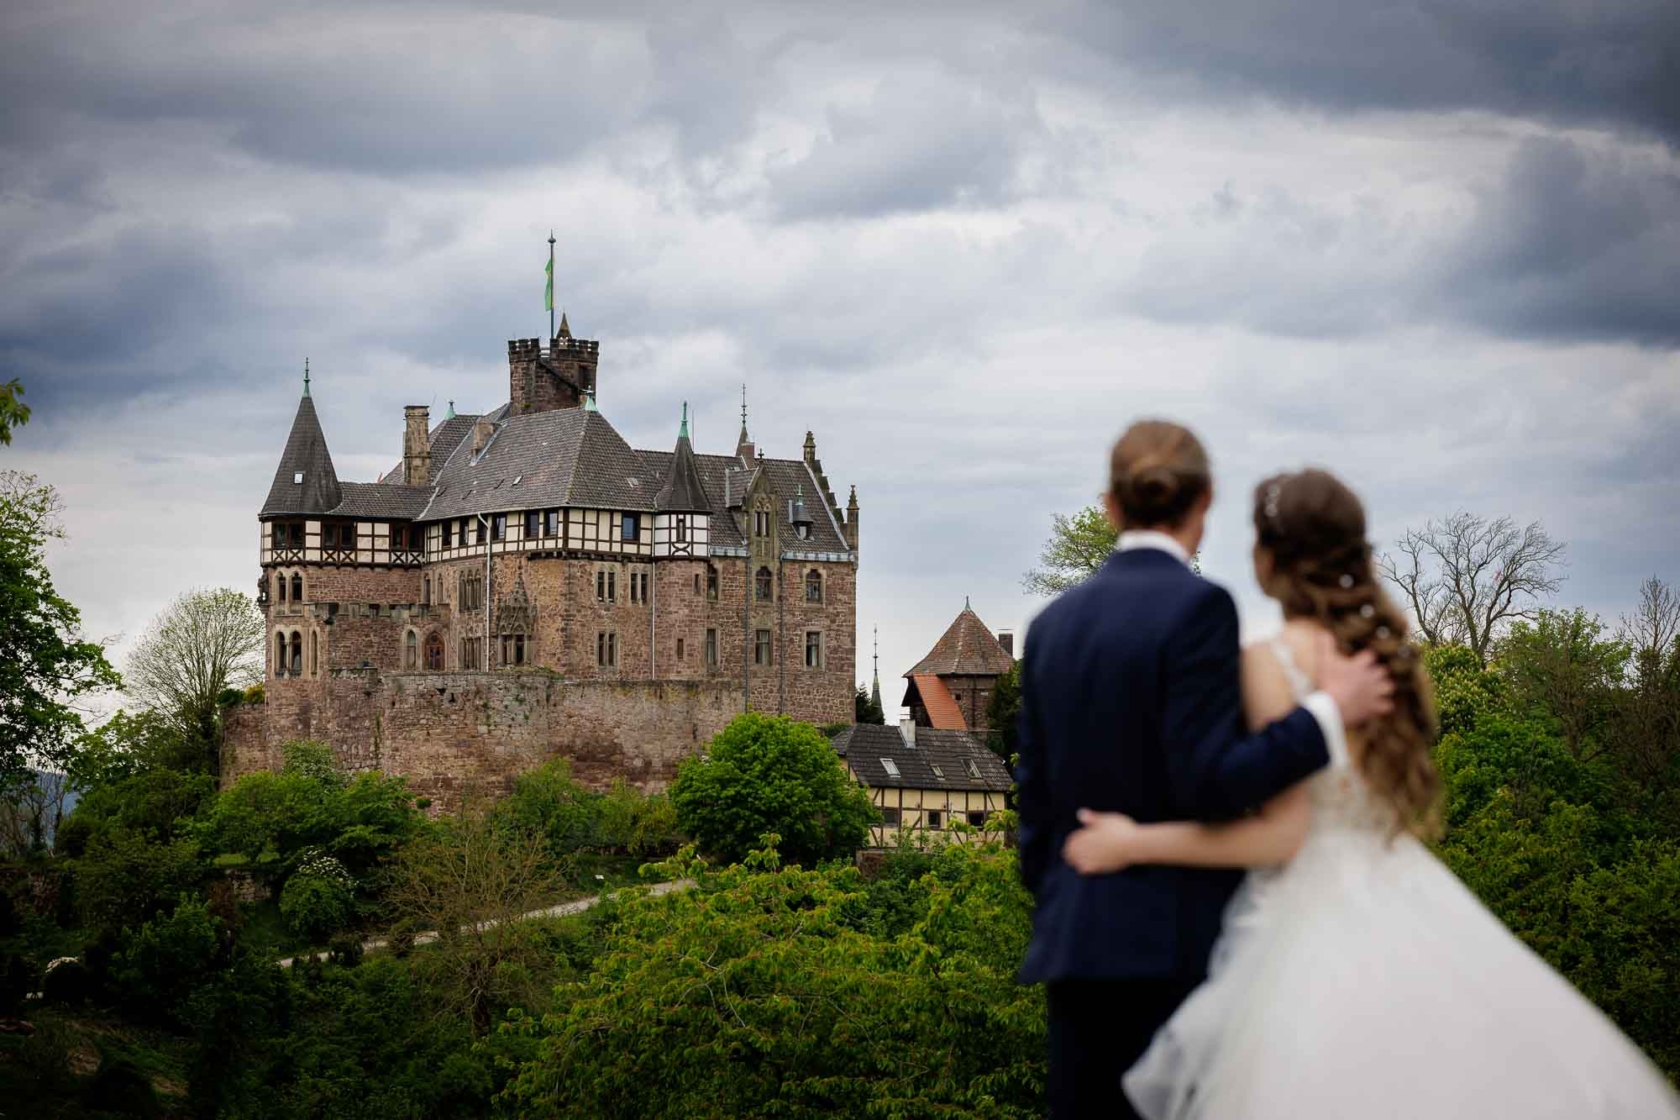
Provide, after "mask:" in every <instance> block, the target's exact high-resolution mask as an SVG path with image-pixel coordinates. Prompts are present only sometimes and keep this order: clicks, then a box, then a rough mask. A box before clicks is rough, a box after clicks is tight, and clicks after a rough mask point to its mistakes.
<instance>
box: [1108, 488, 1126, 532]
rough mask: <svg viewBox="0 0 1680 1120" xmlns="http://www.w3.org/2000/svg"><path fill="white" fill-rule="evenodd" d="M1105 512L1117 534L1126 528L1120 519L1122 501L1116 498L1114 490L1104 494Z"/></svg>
mask: <svg viewBox="0 0 1680 1120" xmlns="http://www.w3.org/2000/svg"><path fill="white" fill-rule="evenodd" d="M1103 512H1104V513H1105V514H1107V515H1108V523H1109V524H1110V525H1112V526H1114V531H1115V532H1117V533H1118V532H1119V531H1121V530H1122V529H1124V528H1125V527H1126V524H1125V522H1124V521H1122V520H1121V518H1120V500H1119V499H1118V498H1116V497H1115V496H1114V491H1112V490H1109V491H1107V492H1106V493H1104V494H1103Z"/></svg>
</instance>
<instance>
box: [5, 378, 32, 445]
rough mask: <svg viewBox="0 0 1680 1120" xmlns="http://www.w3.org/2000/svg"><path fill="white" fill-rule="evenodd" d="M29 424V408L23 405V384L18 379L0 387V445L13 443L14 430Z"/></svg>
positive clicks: (13, 379)
mask: <svg viewBox="0 0 1680 1120" xmlns="http://www.w3.org/2000/svg"><path fill="white" fill-rule="evenodd" d="M27 423H29V406H28V405H26V404H24V403H23V382H21V381H19V380H18V379H17V378H15V377H14V378H12V379H11V380H10V381H8V382H6V383H5V384H3V385H0V443H11V442H12V429H14V428H21V427H23V426H24V425H25V424H27Z"/></svg>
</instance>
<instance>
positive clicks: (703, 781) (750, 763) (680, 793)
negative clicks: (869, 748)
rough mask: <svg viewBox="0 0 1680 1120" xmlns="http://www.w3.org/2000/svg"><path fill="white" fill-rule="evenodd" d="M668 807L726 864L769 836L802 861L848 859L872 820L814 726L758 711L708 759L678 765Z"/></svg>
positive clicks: (722, 736)
mask: <svg viewBox="0 0 1680 1120" xmlns="http://www.w3.org/2000/svg"><path fill="white" fill-rule="evenodd" d="M671 802H672V804H674V805H675V806H676V807H677V823H678V824H679V825H680V826H681V828H682V830H683V831H684V832H685V833H687V834H688V835H689V836H692V837H693V838H694V839H695V840H696V841H698V842H699V844H700V846H701V848H702V849H703V850H705V851H706V852H709V853H711V854H713V855H716V856H717V857H719V858H720V859H723V860H727V861H736V860H741V859H744V858H746V856H747V854H748V853H749V852H751V851H752V850H753V849H754V848H755V847H756V846H757V844H758V841H759V837H761V836H763V835H764V834H765V833H770V832H774V833H777V834H778V835H780V836H781V837H782V843H783V851H784V852H785V853H786V854H787V856H788V858H789V859H792V860H795V861H797V862H800V863H811V862H815V861H817V860H821V859H833V858H836V857H839V856H850V855H851V854H852V853H853V852H854V851H856V850H857V849H858V848H859V847H860V846H861V845H862V844H863V843H864V841H865V840H866V839H867V838H868V836H869V826H870V824H872V823H873V822H874V821H875V820H876V819H877V815H876V812H875V807H874V806H873V805H871V804H870V803H869V795H868V794H867V793H865V792H864V790H863V789H862V788H860V787H859V786H858V785H857V783H856V782H854V781H852V780H851V779H850V778H849V777H847V776H846V772H845V770H844V769H842V768H841V766H840V760H839V758H838V757H837V756H836V755H835V753H834V748H833V747H832V746H831V745H830V744H829V742H828V740H827V739H824V738H823V736H822V734H821V733H820V732H819V731H817V729H816V728H814V727H812V726H811V725H810V724H808V723H800V722H798V721H796V720H792V719H789V718H787V717H786V716H767V715H762V714H760V713H758V712H747V713H744V714H742V715H739V716H736V717H735V719H733V720H732V721H730V724H729V726H727V727H725V728H724V729H723V730H722V731H720V732H718V733H717V735H716V736H715V737H714V738H713V739H712V741H711V744H710V746H709V747H708V748H707V753H706V754H704V755H701V756H699V757H697V758H688V759H684V760H683V762H682V764H681V766H679V767H678V769H677V780H676V781H675V782H673V783H672V784H671Z"/></svg>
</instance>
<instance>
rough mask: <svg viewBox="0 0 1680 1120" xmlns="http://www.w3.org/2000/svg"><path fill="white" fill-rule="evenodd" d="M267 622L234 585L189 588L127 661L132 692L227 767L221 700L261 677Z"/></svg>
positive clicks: (209, 759)
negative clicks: (221, 754)
mask: <svg viewBox="0 0 1680 1120" xmlns="http://www.w3.org/2000/svg"><path fill="white" fill-rule="evenodd" d="M262 651H263V619H262V615H261V614H260V613H259V612H258V611H257V607H256V604H255V603H253V602H252V601H251V598H250V596H248V595H245V594H242V593H240V592H238V591H234V590H233V589H231V588H227V587H218V588H214V589H211V590H199V591H189V592H187V593H186V594H184V595H181V596H180V597H178V598H177V599H176V600H175V601H174V602H173V603H171V604H169V606H168V607H167V608H166V609H165V610H164V612H163V613H162V614H160V615H158V617H157V618H155V619H153V620H152V624H151V627H150V628H149V629H148V630H147V632H146V634H145V636H144V637H143V638H141V640H140V643H139V645H138V646H136V647H135V650H134V653H133V654H132V655H131V656H130V657H129V660H128V672H127V689H128V692H129V694H130V695H131V696H133V697H134V698H135V700H136V701H138V702H139V703H140V704H141V705H142V706H143V707H146V708H148V709H150V710H151V711H153V712H156V713H157V714H158V715H160V716H162V717H163V718H164V719H167V720H170V721H172V722H174V723H175V724H176V725H177V726H178V727H179V728H180V730H181V733H182V735H183V736H185V737H186V738H187V739H188V740H189V741H192V742H196V743H197V744H199V749H200V750H201V751H202V752H203V755H204V759H205V763H206V766H207V767H208V769H209V770H210V771H211V772H212V773H217V772H219V771H220V769H221V757H220V753H221V752H220V747H221V731H220V716H221V702H220V701H221V697H222V694H223V693H224V692H226V691H227V690H228V689H230V688H232V689H243V688H244V687H245V686H247V685H252V684H256V683H257V682H258V681H260V680H261V679H262V670H261V664H262Z"/></svg>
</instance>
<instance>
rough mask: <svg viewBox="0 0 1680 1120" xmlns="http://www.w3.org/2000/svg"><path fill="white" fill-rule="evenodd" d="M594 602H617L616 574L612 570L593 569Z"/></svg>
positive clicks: (615, 571)
mask: <svg viewBox="0 0 1680 1120" xmlns="http://www.w3.org/2000/svg"><path fill="white" fill-rule="evenodd" d="M595 601H596V602H597V603H616V602H618V572H617V570H615V569H613V568H596V569H595Z"/></svg>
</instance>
